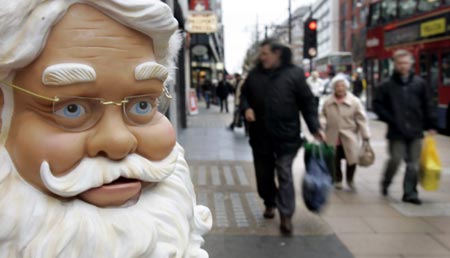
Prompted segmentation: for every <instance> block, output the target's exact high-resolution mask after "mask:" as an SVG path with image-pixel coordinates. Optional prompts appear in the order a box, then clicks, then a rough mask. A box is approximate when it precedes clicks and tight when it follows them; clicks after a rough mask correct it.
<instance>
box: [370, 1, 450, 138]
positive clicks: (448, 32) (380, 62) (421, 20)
mask: <svg viewBox="0 0 450 258" xmlns="http://www.w3.org/2000/svg"><path fill="white" fill-rule="evenodd" d="M367 25H368V28H367V39H366V60H365V64H364V69H365V72H366V80H367V86H368V90H367V100H368V101H367V104H368V108H369V109H370V108H371V103H372V97H373V93H374V90H375V88H376V87H377V85H379V83H380V82H381V81H382V80H383V79H385V78H387V77H388V76H389V75H390V74H391V73H392V70H393V62H392V60H391V58H392V54H393V52H394V51H395V50H397V49H407V50H409V51H410V52H411V53H413V55H414V57H415V71H416V74H419V75H420V76H422V77H423V78H424V79H425V80H426V81H427V82H428V85H429V86H430V87H432V90H433V92H434V94H435V101H436V105H438V107H439V111H438V114H439V127H440V129H441V130H443V131H446V132H447V133H449V132H450V109H449V106H450V0H372V2H371V5H370V6H369V15H368V22H367Z"/></svg>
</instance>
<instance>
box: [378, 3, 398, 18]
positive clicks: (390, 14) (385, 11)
mask: <svg viewBox="0 0 450 258" xmlns="http://www.w3.org/2000/svg"><path fill="white" fill-rule="evenodd" d="M396 18H397V1H383V2H382V3H381V20H382V22H383V23H384V22H390V21H392V20H394V19H396Z"/></svg>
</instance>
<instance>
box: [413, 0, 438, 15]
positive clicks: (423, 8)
mask: <svg viewBox="0 0 450 258" xmlns="http://www.w3.org/2000/svg"><path fill="white" fill-rule="evenodd" d="M440 5H441V1H430V0H419V5H418V6H417V9H418V10H419V12H428V11H431V10H433V9H436V8H438V7H439V6H440Z"/></svg>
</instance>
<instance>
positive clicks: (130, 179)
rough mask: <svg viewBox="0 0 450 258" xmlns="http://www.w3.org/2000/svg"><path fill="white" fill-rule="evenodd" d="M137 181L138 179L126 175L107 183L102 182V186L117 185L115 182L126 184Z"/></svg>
mask: <svg viewBox="0 0 450 258" xmlns="http://www.w3.org/2000/svg"><path fill="white" fill-rule="evenodd" d="M137 181H139V180H138V179H134V178H126V177H122V176H121V177H119V178H118V179H116V180H114V181H112V182H111V183H109V184H104V185H103V186H108V185H117V184H128V183H134V182H137Z"/></svg>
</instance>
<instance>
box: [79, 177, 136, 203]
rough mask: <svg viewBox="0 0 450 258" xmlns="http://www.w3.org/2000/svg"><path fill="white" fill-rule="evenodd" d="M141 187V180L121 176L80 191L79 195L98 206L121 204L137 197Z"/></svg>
mask: <svg viewBox="0 0 450 258" xmlns="http://www.w3.org/2000/svg"><path fill="white" fill-rule="evenodd" d="M141 189H142V182H141V181H139V180H137V179H131V178H124V177H121V178H119V179H117V180H115V181H113V182H111V183H109V184H105V185H102V186H100V187H96V188H92V189H89V190H87V191H85V192H83V193H81V194H80V195H79V197H80V199H82V200H84V201H86V202H88V203H91V204H94V205H96V206H99V207H106V206H121V205H123V204H125V203H127V202H128V201H130V200H133V199H137V198H138V197H139V195H140V193H141Z"/></svg>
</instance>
